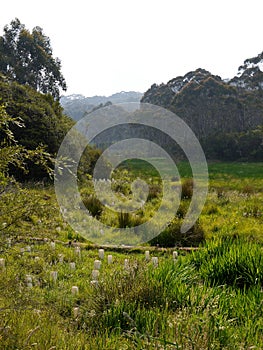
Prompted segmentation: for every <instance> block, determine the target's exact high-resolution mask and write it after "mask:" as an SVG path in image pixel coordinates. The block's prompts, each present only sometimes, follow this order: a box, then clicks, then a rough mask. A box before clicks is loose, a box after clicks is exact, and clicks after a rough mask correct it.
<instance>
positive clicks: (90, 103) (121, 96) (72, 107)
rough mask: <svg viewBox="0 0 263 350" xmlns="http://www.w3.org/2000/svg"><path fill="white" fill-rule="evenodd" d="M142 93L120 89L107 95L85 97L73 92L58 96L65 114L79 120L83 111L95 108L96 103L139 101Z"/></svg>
mask: <svg viewBox="0 0 263 350" xmlns="http://www.w3.org/2000/svg"><path fill="white" fill-rule="evenodd" d="M142 95H143V94H142V93H140V92H135V91H129V92H125V91H121V92H119V93H116V94H113V95H111V96H108V97H106V96H93V97H85V96H83V95H80V94H73V95H68V96H62V97H61V98H60V103H61V105H62V107H63V108H64V112H65V114H67V115H68V116H70V117H71V118H73V119H74V120H79V119H81V118H82V117H83V115H84V113H86V112H90V111H92V109H94V108H96V107H97V106H98V105H101V104H102V105H103V104H105V103H107V102H111V103H112V104H117V103H126V102H139V101H140V99H141V98H142Z"/></svg>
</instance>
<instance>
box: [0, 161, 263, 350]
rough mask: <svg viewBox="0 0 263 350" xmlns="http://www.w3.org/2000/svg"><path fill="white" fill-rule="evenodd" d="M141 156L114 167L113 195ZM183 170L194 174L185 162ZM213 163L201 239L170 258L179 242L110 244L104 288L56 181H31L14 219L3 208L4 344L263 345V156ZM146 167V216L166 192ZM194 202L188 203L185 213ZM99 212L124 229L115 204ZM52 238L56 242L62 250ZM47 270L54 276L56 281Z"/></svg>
mask: <svg viewBox="0 0 263 350" xmlns="http://www.w3.org/2000/svg"><path fill="white" fill-rule="evenodd" d="M160 161H161V160H160ZM136 164H137V165H136V166H137V170H136V169H135V170H133V173H132V175H129V174H127V173H126V172H125V173H124V175H125V176H122V175H123V174H122V173H121V174H119V176H120V178H121V184H120V186H119V185H118V186H117V184H115V185H116V188H118V191H120V192H118V191H117V195H118V194H120V196H122V195H123V194H125V195H127V196H129V195H130V190H129V189H130V182H131V180H132V179H133V178H134V177H136V176H137V175H138V174H139V173H140V172H141V171H142V170H143V165H142V164H141V163H136ZM231 164H233V163H231ZM178 168H180V170H182V171H183V174H184V176H185V177H186V178H188V177H189V172H188V170H189V169H188V168H187V165H186V164H185V163H182V164H179V165H178ZM187 169H188V170H187ZM209 169H210V188H209V194H208V197H207V201H206V204H205V206H204V209H203V212H202V214H201V216H200V218H199V222H198V225H200V227H201V228H202V230H203V232H204V236H205V239H206V242H205V243H204V244H203V245H202V246H201V247H200V248H199V250H198V251H193V252H190V253H185V252H180V253H179V257H178V259H177V260H176V261H174V260H173V257H172V249H170V250H166V249H159V250H156V249H154V248H149V247H148V246H147V245H145V246H144V248H142V247H141V248H139V247H137V248H135V249H133V250H131V251H124V250H123V249H121V247H117V248H116V249H108V250H107V251H105V258H104V259H103V260H102V266H101V269H100V274H99V278H98V284H96V283H95V284H94V283H93V284H92V283H91V279H92V270H93V269H94V260H96V259H98V251H97V249H95V248H92V247H91V245H90V244H89V242H86V241H85V240H84V239H82V238H81V237H80V236H79V235H78V234H76V233H75V232H73V231H72V229H71V228H70V227H69V226H68V225H67V224H66V223H64V222H63V219H62V217H61V215H60V212H59V208H58V206H57V204H56V201H55V195H54V190H53V188H52V187H43V186H36V185H35V184H27V186H25V188H24V194H23V197H22V198H20V197H16V198H18V200H19V203H21V205H22V206H23V213H24V214H23V215H22V216H21V215H17V216H15V222H14V224H13V225H10V226H8V225H6V224H5V223H8V222H9V221H8V220H9V217H8V215H7V214H8V213H7V212H6V214H4V216H0V227H1V231H0V234H1V240H0V258H3V259H5V267H0V348H1V349H3V350H7V349H8V350H9V349H40V350H42V349H43V350H46V349H49V350H51V349H52V350H54V349H59V350H60V349H62V350H63V349H74V350H75V349H94V350H95V349H118V350H119V349H186V350H187V349H218V350H219V349H229V350H230V349H231V350H232V349H262V348H263V336H262V330H263V311H262V310H263V305H262V304H263V293H262V291H263V235H262V223H263V221H262V203H263V192H262V188H263V179H262V163H259V164H247V167H246V165H245V164H243V163H242V164H238V163H235V164H234V165H233V167H232V165H231V167H229V165H228V166H227V164H226V163H215V164H209ZM146 170H147V169H146ZM147 171H148V172H146V173H147V176H146V177H145V178H146V180H148V181H149V184H150V185H151V186H152V188H151V191H152V192H151V196H152V198H150V199H148V200H147V201H146V202H145V206H144V209H143V210H141V213H140V217H139V218H140V220H143V217H144V218H145V217H146V218H147V217H149V216H150V215H151V213H152V212H154V208H155V207H156V205H157V204H158V203H159V202H158V201H159V198H160V197H159V196H160V195H161V191H160V187H159V179H158V177H155V175H156V174H154V173H153V172H152V169H151V168H149V169H148V170H147ZM253 172H254V174H255V176H253ZM150 174H151V175H150ZM180 174H181V172H180ZM260 174H261V175H260ZM117 176H118V174H117ZM150 177H152V178H151V179H149V178H150ZM174 180H175V182H176V181H177V179H174ZM81 191H83V197H84V198H85V196H86V197H88V196H92V192H91V189H90V188H84V189H81ZM11 195H12V193H11ZM186 197H188V196H186ZM14 198H15V197H14ZM88 198H92V197H88ZM8 200H9V199H8ZM9 201H10V203H12V201H13V197H12V198H11V197H10V200H9ZM189 202H190V199H188V198H185V199H183V200H182V205H181V207H180V213H178V218H179V220H182V217H183V216H184V213H185V211H186V209H187V207H188V205H189ZM8 203H9V202H8ZM13 203H14V202H13ZM27 203H29V204H28V205H29V206H28V207H27ZM143 214H144V215H145V216H143ZM100 217H101V218H102V220H104V221H107V220H109V221H111V222H112V223H113V224H114V225H116V226H117V225H118V216H117V215H116V216H114V215H113V214H112V213H111V212H110V211H105V210H104V209H103V211H102V213H100ZM1 220H2V221H1ZM123 225H126V224H125V223H124V224H123ZM30 237H34V240H33V239H30ZM37 238H39V239H41V241H40V240H37ZM47 238H48V239H52V240H54V241H56V244H55V248H52V246H51V244H50V241H48V240H47ZM9 239H11V242H10V241H9ZM68 241H70V242H71V243H72V244H68ZM75 245H79V246H80V247H81V256H79V255H78V254H76V251H75ZM28 246H30V247H31V251H28V250H29V249H28V248H27V247H28ZM21 248H22V249H24V251H21ZM144 250H150V252H151V257H153V256H157V257H158V260H159V263H158V267H154V266H153V264H152V262H151V260H150V261H149V262H146V260H145V255H144ZM108 254H111V255H112V256H113V263H112V264H108V263H107V255H108ZM61 256H63V262H62V260H61ZM125 259H128V262H126V265H125ZM71 262H75V266H76V268H75V269H74V270H72V269H71V268H70V265H69V264H70V263H71ZM52 271H57V272H58V278H57V281H56V282H54V281H53V280H52V278H51V272H52ZM27 275H29V276H30V277H31V278H32V288H30V287H28V285H27V282H26V280H27V278H28V277H27ZM72 286H78V288H79V293H78V294H76V295H73V294H72V292H71V288H72ZM76 308H78V309H77V310H78V314H77V315H76V314H75V315H74V309H75V312H76Z"/></svg>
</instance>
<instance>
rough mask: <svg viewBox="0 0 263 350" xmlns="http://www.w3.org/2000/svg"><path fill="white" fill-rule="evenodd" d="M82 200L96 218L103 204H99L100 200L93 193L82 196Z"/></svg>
mask: <svg viewBox="0 0 263 350" xmlns="http://www.w3.org/2000/svg"><path fill="white" fill-rule="evenodd" d="M82 201H83V203H84V205H85V207H86V208H87V209H88V211H89V212H90V214H91V215H92V216H94V217H95V218H98V217H99V216H100V215H101V213H102V210H103V205H102V204H101V202H100V200H99V199H98V198H96V197H95V196H94V195H89V196H88V197H86V198H84V199H83V200H82Z"/></svg>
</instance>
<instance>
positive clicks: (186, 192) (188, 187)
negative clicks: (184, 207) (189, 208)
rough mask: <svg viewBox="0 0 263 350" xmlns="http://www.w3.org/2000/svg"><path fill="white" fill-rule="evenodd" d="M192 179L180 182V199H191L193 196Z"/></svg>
mask: <svg viewBox="0 0 263 350" xmlns="http://www.w3.org/2000/svg"><path fill="white" fill-rule="evenodd" d="M193 188H194V181H193V179H186V180H185V181H184V182H183V183H182V194H181V197H182V199H191V198H192V196H193Z"/></svg>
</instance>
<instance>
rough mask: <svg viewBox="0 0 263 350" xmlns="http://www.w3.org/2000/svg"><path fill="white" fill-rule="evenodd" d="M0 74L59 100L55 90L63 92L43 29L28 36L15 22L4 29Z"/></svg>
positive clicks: (0, 39) (0, 40)
mask: <svg viewBox="0 0 263 350" xmlns="http://www.w3.org/2000/svg"><path fill="white" fill-rule="evenodd" d="M0 54H1V60H0V71H1V72H2V73H3V74H4V75H6V76H8V77H9V78H11V79H12V80H15V81H17V82H18V83H20V84H22V85H29V86H31V87H32V88H34V89H35V90H37V91H40V92H43V93H50V94H51V95H52V96H53V97H54V98H56V99H58V98H59V89H60V88H62V89H63V90H64V91H65V90H66V83H65V79H64V77H63V75H62V74H61V62H60V60H59V59H58V58H53V56H52V48H51V45H50V39H49V38H48V37H47V36H46V35H45V34H44V33H43V29H42V28H40V27H35V28H34V29H33V30H32V33H30V31H29V30H27V29H26V28H25V25H24V24H22V23H21V22H20V21H19V19H17V18H16V19H15V20H13V21H11V23H10V25H7V26H5V27H4V35H3V36H2V37H0Z"/></svg>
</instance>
